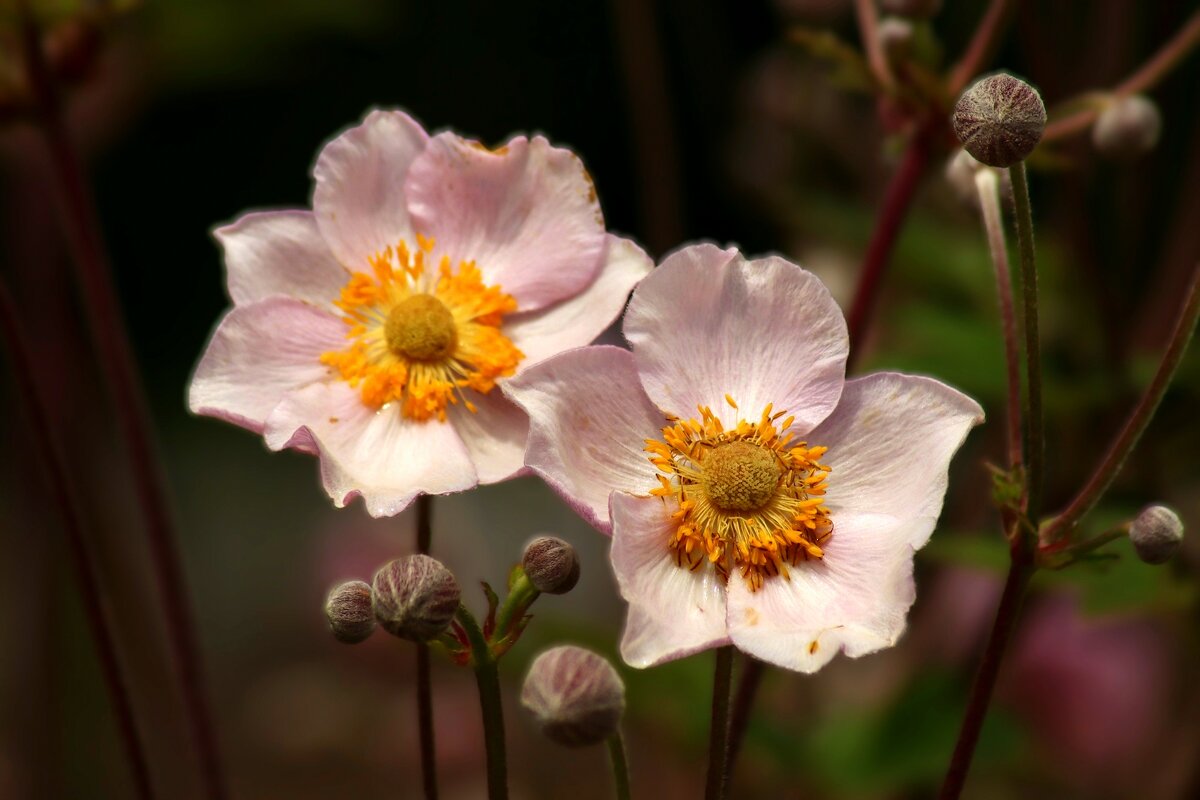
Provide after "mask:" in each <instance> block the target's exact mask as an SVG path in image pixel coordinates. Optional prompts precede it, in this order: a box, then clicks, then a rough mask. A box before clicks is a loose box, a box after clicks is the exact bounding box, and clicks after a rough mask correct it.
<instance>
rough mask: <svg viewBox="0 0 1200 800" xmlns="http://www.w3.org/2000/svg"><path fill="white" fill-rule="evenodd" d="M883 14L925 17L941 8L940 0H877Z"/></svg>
mask: <svg viewBox="0 0 1200 800" xmlns="http://www.w3.org/2000/svg"><path fill="white" fill-rule="evenodd" d="M879 7H880V8H881V9H883V13H885V14H896V15H898V16H901V17H914V18H916V19H925V18H927V17H932V16H933V15H934V14H936V13H938V12H939V11H941V10H942V0H879Z"/></svg>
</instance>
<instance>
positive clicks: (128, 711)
mask: <svg viewBox="0 0 1200 800" xmlns="http://www.w3.org/2000/svg"><path fill="white" fill-rule="evenodd" d="M0 335H2V338H3V339H4V342H5V344H6V345H7V347H8V351H9V356H10V358H11V365H12V371H13V375H14V376H15V378H16V384H17V390H18V391H19V393H20V395H21V400H22V402H23V404H24V405H25V409H26V413H27V414H28V415H29V420H30V422H31V426H30V431H31V433H32V435H33V440H34V445H35V447H36V448H37V451H38V455H39V456H40V460H41V462H42V467H43V470H44V471H45V474H46V485H47V488H48V489H49V490H50V495H51V499H52V500H53V502H52V503H51V505H52V506H53V507H54V508H55V509H57V510H58V513H59V515H60V517H61V521H62V526H63V530H64V531H65V532H66V534H67V549H68V551H69V552H70V554H71V565H72V566H73V567H74V569H75V574H76V577H77V579H78V581H79V591H80V594H81V595H82V599H83V611H84V614H85V616H86V617H87V621H88V628H89V629H90V631H91V633H92V638H93V639H94V640H95V645H96V651H97V655H98V656H99V659H100V672H101V675H102V676H103V678H104V683H105V686H106V687H107V689H108V695H109V699H110V700H111V702H112V704H113V711H114V712H115V714H116V717H117V730H118V731H119V733H120V736H121V741H122V743H123V744H124V746H125V755H126V757H127V758H128V759H129V767H130V771H131V772H132V773H133V784H134V789H135V791H136V794H137V797H139V798H141V800H152V798H153V797H154V791H153V788H152V784H151V782H150V768H149V763H148V759H147V757H146V746H145V741H144V740H143V738H142V735H141V732H140V730H139V727H138V722H137V714H136V712H135V710H134V706H133V699H132V697H131V694H130V691H129V679H128V676H127V675H126V672H125V668H124V665H123V664H122V663H121V658H120V656H119V655H118V653H117V639H116V635H115V633H114V626H113V622H112V604H111V602H110V601H109V598H108V595H107V593H106V592H105V591H104V589H103V588H102V586H101V583H100V571H99V568H98V567H97V565H96V557H95V554H94V553H93V552H92V549H91V546H90V544H89V543H88V540H87V537H86V536H85V534H84V523H83V515H82V513H80V510H79V504H78V498H77V497H76V495H75V492H74V491H73V490H72V488H71V483H70V476H69V475H68V474H67V468H66V465H65V463H64V462H63V457H62V453H61V451H60V450H59V449H58V444H57V442H55V441H54V434H53V430H54V426H53V425H52V423H51V422H50V415H49V412H48V411H47V410H46V403H45V402H44V396H43V395H42V392H41V389H40V387H39V386H38V383H37V376H36V373H35V371H34V368H33V358H32V356H31V355H30V349H29V343H28V341H27V340H26V338H25V334H24V331H23V330H22V329H21V324H20V320H19V319H18V314H17V305H16V302H15V301H14V299H13V297H12V294H11V292H9V290H8V286H7V285H5V284H4V283H3V281H0Z"/></svg>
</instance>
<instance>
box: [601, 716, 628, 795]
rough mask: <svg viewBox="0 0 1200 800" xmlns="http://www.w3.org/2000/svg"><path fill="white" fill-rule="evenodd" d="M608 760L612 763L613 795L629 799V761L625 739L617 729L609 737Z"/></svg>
mask: <svg viewBox="0 0 1200 800" xmlns="http://www.w3.org/2000/svg"><path fill="white" fill-rule="evenodd" d="M606 744H607V745H608V760H609V763H610V764H611V765H612V774H613V797H615V798H616V799H617V800H629V797H630V794H629V761H628V760H627V759H626V758H625V741H624V739H623V738H622V737H621V732H620V731H617V732H616V733H614V734H613V735H612V736H610V737H608V741H607V743H606Z"/></svg>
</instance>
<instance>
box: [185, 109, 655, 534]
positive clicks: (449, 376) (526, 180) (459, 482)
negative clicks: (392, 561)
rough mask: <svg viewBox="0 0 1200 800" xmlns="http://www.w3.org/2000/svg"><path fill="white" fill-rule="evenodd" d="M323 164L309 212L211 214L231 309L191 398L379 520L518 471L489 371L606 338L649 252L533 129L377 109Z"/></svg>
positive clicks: (515, 412) (518, 457) (523, 424)
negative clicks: (612, 219)
mask: <svg viewBox="0 0 1200 800" xmlns="http://www.w3.org/2000/svg"><path fill="white" fill-rule="evenodd" d="M313 173H314V176H315V178H316V186H315V189H314V192H313V210H312V211H306V210H286V211H266V212H256V213H251V214H247V215H246V216H244V217H242V218H241V219H239V220H237V221H236V222H234V223H233V224H231V225H227V226H225V227H222V228H219V229H217V231H216V237H217V239H218V240H219V241H220V243H221V244H222V246H223V248H224V251H225V264H226V268H227V271H228V285H229V295H230V298H231V299H232V300H233V303H234V307H233V308H232V309H231V310H230V311H229V313H228V314H226V316H225V317H224V318H223V319H222V320H221V322H220V324H219V325H218V327H217V329H216V331H215V332H214V334H213V336H212V339H211V341H210V342H209V344H208V348H207V350H206V351H205V353H204V356H203V357H202V359H201V361H200V364H199V366H198V367H197V368H196V373H195V376H194V377H193V379H192V384H191V388H190V394H189V405H190V407H191V409H192V411H194V412H195V413H198V414H205V415H208V416H214V417H217V418H220V419H224V420H226V421H228V422H232V423H234V424H236V425H240V426H242V427H244V428H247V429H248V430H251V431H254V432H255V433H260V434H263V436H264V438H265V440H266V443H267V445H268V447H270V448H271V449H272V450H282V449H284V448H294V449H298V450H302V451H305V452H309V453H313V454H316V455H318V456H319V457H320V459H321V476H322V481H323V483H324V486H325V489H326V491H327V492H328V493H329V496H330V497H331V498H332V499H333V501H334V503H335V504H336V505H338V506H342V505H344V504H346V503H347V502H349V501H350V500H351V499H353V498H354V497H355V496H358V495H362V497H363V499H364V501H365V503H366V507H367V511H368V512H369V513H371V514H372V515H373V516H389V515H392V514H396V513H398V512H400V511H401V510H403V509H404V508H405V507H406V506H407V505H408V504H409V503H410V502H411V501H412V499H413V498H414V497H415V496H416V495H418V494H421V493H428V494H440V493H446V492H455V491H461V490H464V489H469V488H471V487H473V486H475V485H476V484H479V483H495V482H498V481H502V480H505V479H507V478H510V477H513V476H514V475H515V474H517V473H518V472H519V471H520V470H521V467H522V454H523V453H524V449H525V438H526V433H527V430H528V422H527V420H526V419H525V417H524V415H523V414H522V413H521V412H520V410H519V409H517V408H516V407H515V406H513V405H512V404H511V403H510V402H508V401H507V400H506V399H505V398H504V397H503V396H502V395H501V394H500V393H499V392H495V391H493V389H494V387H495V385H496V383H497V382H499V381H503V380H505V379H506V378H508V377H510V376H513V375H516V374H519V373H520V372H521V371H522V370H523V369H525V368H526V367H527V366H529V365H531V364H534V363H536V362H538V361H540V360H541V359H543V358H546V357H547V356H550V355H554V354H555V353H558V352H561V351H562V350H566V349H569V348H572V347H577V346H580V345H584V344H587V343H589V342H591V341H592V340H593V339H595V338H596V336H598V335H599V334H600V333H601V332H602V331H603V330H604V329H605V328H606V327H607V326H608V325H609V324H610V323H611V322H612V321H613V319H614V318H615V317H616V316H617V315H618V314H619V313H620V312H621V309H622V307H623V306H624V303H625V299H626V297H627V296H628V293H629V290H630V289H631V288H632V287H633V285H634V284H635V283H636V282H637V281H638V280H640V279H641V278H642V277H643V276H644V275H645V274H646V273H647V272H648V271H649V270H650V268H651V267H652V266H653V265H652V263H651V262H650V260H649V259H648V258H647V257H646V255H645V254H644V253H643V252H642V251H641V250H640V249H639V248H638V247H637V246H636V245H634V244H632V243H631V242H629V241H627V240H625V239H620V238H618V237H616V236H613V235H611V234H608V233H606V232H605V229H604V220H603V216H602V214H601V212H600V207H599V204H598V202H597V199H596V193H595V189H594V187H593V185H592V182H591V179H590V177H589V176H588V175H587V172H586V171H585V170H584V167H583V164H582V163H581V162H580V160H579V159H578V158H577V157H576V156H575V155H574V154H573V153H571V152H570V151H568V150H565V149H561V148H556V147H553V146H551V145H550V144H549V143H548V142H547V141H546V140H545V139H543V138H542V137H540V136H539V137H534V138H533V139H527V138H525V137H516V138H514V139H512V140H511V141H509V142H508V143H507V144H506V145H504V146H502V147H500V148H497V149H496V150H489V149H487V148H485V147H483V146H482V145H480V144H478V143H477V142H473V141H470V140H468V139H464V138H462V137H460V136H458V135H457V134H455V133H453V132H450V131H446V132H442V133H439V134H436V135H434V136H432V137H431V136H429V135H428V134H427V133H426V132H425V131H424V130H423V129H422V128H421V126H420V125H419V124H417V123H416V122H415V121H414V120H413V119H412V118H411V117H409V116H408V115H407V114H404V113H402V112H399V111H373V112H371V113H370V114H368V115H367V117H366V119H365V120H364V121H363V122H362V124H360V125H358V126H356V127H354V128H351V129H350V130H348V131H346V132H345V133H343V134H341V135H340V136H338V137H337V138H335V139H333V140H332V141H331V142H329V143H328V144H327V145H326V146H325V147H324V148H323V149H322V150H321V153H320V155H319V156H318V158H317V163H316V166H315V168H314V170H313Z"/></svg>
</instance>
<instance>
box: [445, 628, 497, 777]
mask: <svg viewBox="0 0 1200 800" xmlns="http://www.w3.org/2000/svg"><path fill="white" fill-rule="evenodd" d="M456 618H457V619H458V622H459V624H460V625H462V627H463V630H464V631H466V633H467V640H468V641H469V642H470V644H471V657H472V666H473V667H474V669H475V682H476V683H477V684H478V686H479V706H480V710H481V711H482V713H483V739H484V745H485V747H486V749H487V782H488V799H489V800H507V798H508V763H507V756H506V755H505V743H504V707H503V705H502V704H501V702H500V673H499V671H498V670H497V669H496V661H495V659H494V658H492V651H491V647H489V646H488V642H487V639H485V638H484V636H483V631H482V630H480V628H479V623H478V622H476V621H475V617H474V616H473V615H472V614H471V612H470V610H469V609H467V607H466V606H459V607H458V616H457V617H456Z"/></svg>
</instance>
